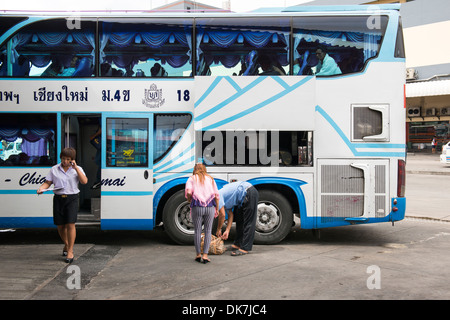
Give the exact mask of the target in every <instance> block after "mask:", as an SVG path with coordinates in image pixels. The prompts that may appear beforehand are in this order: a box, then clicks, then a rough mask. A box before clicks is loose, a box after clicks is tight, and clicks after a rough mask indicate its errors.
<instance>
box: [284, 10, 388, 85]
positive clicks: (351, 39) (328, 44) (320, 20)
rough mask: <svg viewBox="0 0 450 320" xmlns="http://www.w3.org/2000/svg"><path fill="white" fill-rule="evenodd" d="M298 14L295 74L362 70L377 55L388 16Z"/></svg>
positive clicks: (332, 73) (330, 73)
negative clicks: (302, 15)
mask: <svg viewBox="0 0 450 320" xmlns="http://www.w3.org/2000/svg"><path fill="white" fill-rule="evenodd" d="M369 19H371V18H370V17H369V16H345V17H344V16H342V17H341V16H335V17H330V16H328V17H295V18H294V19H293V29H294V35H293V36H294V52H293V54H294V74H299V75H309V74H316V75H318V76H330V75H336V74H341V73H342V74H345V73H352V72H359V71H361V70H363V68H364V65H365V63H366V61H367V60H369V59H371V58H373V57H375V56H377V55H378V52H379V50H380V47H381V42H382V39H383V36H384V33H385V31H386V26H387V21H388V18H387V17H386V16H377V17H376V19H377V20H376V22H377V23H371V21H370V20H369Z"/></svg>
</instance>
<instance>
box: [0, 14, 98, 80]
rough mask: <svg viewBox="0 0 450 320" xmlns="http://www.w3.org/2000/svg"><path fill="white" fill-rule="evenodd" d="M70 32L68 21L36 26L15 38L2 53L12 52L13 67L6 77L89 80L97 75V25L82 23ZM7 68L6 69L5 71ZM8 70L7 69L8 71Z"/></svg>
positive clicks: (28, 28)
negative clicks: (95, 65)
mask: <svg viewBox="0 0 450 320" xmlns="http://www.w3.org/2000/svg"><path fill="white" fill-rule="evenodd" d="M79 25H80V28H79V29H77V28H73V29H72V28H69V27H70V25H69V26H68V21H67V20H66V19H55V20H46V21H41V22H36V23H33V24H31V25H29V26H27V27H26V28H24V29H23V30H21V31H20V32H19V33H17V34H15V35H14V36H13V37H12V38H11V39H10V40H8V43H9V44H7V43H5V44H3V46H2V48H0V52H6V47H7V46H9V47H10V48H11V51H12V52H11V55H10V57H11V58H10V61H8V62H7V63H9V64H10V65H11V67H10V68H9V70H8V71H7V72H6V74H5V75H9V76H14V77H28V76H30V77H88V76H92V75H93V74H94V66H93V61H94V57H95V23H94V22H92V21H84V20H83V21H80V24H79ZM3 68H4V67H3V66H2V69H3ZM6 69H7V68H5V70H6Z"/></svg>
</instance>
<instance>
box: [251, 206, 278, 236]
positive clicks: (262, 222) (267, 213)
mask: <svg viewBox="0 0 450 320" xmlns="http://www.w3.org/2000/svg"><path fill="white" fill-rule="evenodd" d="M279 212H280V210H279V209H278V207H277V206H276V205H275V204H274V203H271V202H263V203H259V204H258V216H257V218H256V231H258V232H261V233H270V232H273V231H274V230H276V229H277V228H278V226H279V225H280V222H281V215H280V213H279Z"/></svg>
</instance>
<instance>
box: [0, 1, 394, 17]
mask: <svg viewBox="0 0 450 320" xmlns="http://www.w3.org/2000/svg"><path fill="white" fill-rule="evenodd" d="M400 6H401V5H400V4H381V5H333V6H308V5H304V6H291V7H267V8H259V9H256V10H253V11H249V12H232V11H230V12H224V11H222V10H221V11H205V12H195V11H194V10H193V11H191V12H184V11H178V10H174V11H166V10H164V11H156V10H91V11H76V12H75V11H70V10H69V11H63V10H54V11H39V10H35V11H29V10H0V15H21V16H53V17H61V16H67V15H70V16H73V15H76V16H86V17H111V16H124V15H126V16H127V17H158V16H170V17H193V18H195V17H203V16H208V15H212V16H215V17H217V16H221V17H243V16H251V15H255V16H259V15H274V14H275V15H277V14H280V15H289V14H293V13H308V14H314V13H327V12H329V13H338V12H360V13H367V14H373V12H374V11H392V10H397V11H399V10H400Z"/></svg>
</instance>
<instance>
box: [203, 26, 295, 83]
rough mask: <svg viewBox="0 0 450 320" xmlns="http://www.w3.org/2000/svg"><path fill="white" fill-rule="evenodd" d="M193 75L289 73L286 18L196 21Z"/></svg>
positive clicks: (288, 31) (288, 28)
mask: <svg viewBox="0 0 450 320" xmlns="http://www.w3.org/2000/svg"><path fill="white" fill-rule="evenodd" d="M196 26H197V27H196V43H197V44H196V46H197V47H196V52H197V66H196V74H197V75H213V76H224V75H258V74H264V75H285V74H288V73H289V50H288V48H289V33H290V19H289V18H284V17H279V18H267V19H261V18H209V19H197V20H196Z"/></svg>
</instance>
